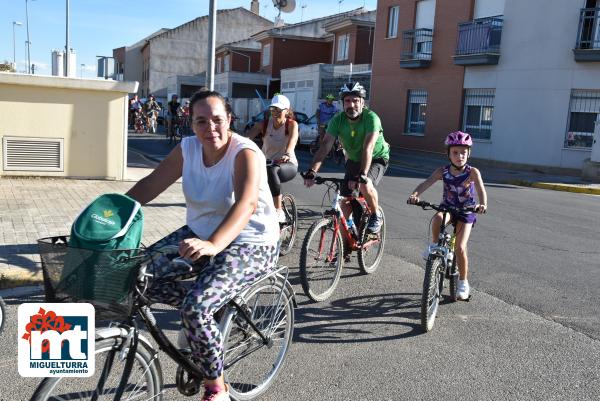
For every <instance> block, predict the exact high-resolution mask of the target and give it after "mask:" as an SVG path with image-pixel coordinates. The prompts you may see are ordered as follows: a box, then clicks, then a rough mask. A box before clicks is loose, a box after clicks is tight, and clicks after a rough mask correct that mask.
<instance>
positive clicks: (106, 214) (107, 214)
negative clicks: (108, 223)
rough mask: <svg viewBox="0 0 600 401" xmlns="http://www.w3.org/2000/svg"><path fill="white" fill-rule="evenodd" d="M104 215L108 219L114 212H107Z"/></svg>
mask: <svg viewBox="0 0 600 401" xmlns="http://www.w3.org/2000/svg"><path fill="white" fill-rule="evenodd" d="M103 213H104V217H105V218H108V217H110V216H112V215H113V212H112V210H105V211H104V212H103Z"/></svg>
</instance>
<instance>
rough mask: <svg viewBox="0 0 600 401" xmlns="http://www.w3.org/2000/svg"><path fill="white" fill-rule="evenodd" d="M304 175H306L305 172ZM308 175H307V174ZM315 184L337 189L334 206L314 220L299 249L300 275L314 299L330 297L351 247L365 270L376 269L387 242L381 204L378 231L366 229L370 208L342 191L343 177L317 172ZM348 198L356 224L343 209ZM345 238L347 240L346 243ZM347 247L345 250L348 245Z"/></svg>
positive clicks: (319, 299) (357, 198)
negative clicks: (342, 206)
mask: <svg viewBox="0 0 600 401" xmlns="http://www.w3.org/2000/svg"><path fill="white" fill-rule="evenodd" d="M302 176H303V177H305V175H302ZM305 178H306V177H305ZM314 181H315V183H316V184H325V185H327V186H328V188H329V189H328V191H327V194H329V191H331V190H333V191H334V192H335V194H334V196H333V201H332V203H331V208H330V209H328V210H326V211H325V212H324V213H323V218H322V219H320V220H317V221H315V222H314V223H313V224H312V225H311V226H310V228H309V229H308V232H307V233H306V237H305V238H304V243H303V244H302V250H301V252H300V279H301V283H302V289H303V290H304V293H305V294H306V296H308V297H309V298H310V299H311V300H313V301H315V302H320V301H324V300H326V299H327V298H329V297H330V296H331V295H332V294H333V292H334V291H335V288H336V287H337V285H338V282H339V280H340V276H341V275H342V268H343V265H344V259H345V257H346V256H349V255H350V253H351V252H352V251H356V252H357V258H358V266H359V268H360V270H361V271H362V272H363V273H365V274H371V273H373V272H375V270H377V267H378V266H379V263H380V262H381V258H382V256H383V248H384V245H385V231H386V224H385V216H384V214H383V210H382V208H381V206H380V207H379V212H380V213H381V216H382V219H383V224H382V226H381V230H380V231H379V233H377V234H373V233H370V232H369V231H368V230H367V223H368V220H369V216H370V214H371V210H370V209H369V206H368V205H367V202H366V201H365V199H364V197H362V196H360V195H359V196H357V197H356V196H349V197H343V196H341V195H340V190H341V187H342V185H344V180H343V179H341V178H332V177H331V178H328V177H319V176H315V177H314ZM346 201H349V202H350V204H351V206H352V215H353V217H354V218H356V221H357V224H356V225H355V224H354V222H352V223H351V224H349V221H348V220H347V219H346V217H345V216H344V213H342V209H341V206H340V205H341V203H342V202H346ZM344 241H345V244H344ZM346 246H347V247H348V250H347V251H346V252H345V247H346Z"/></svg>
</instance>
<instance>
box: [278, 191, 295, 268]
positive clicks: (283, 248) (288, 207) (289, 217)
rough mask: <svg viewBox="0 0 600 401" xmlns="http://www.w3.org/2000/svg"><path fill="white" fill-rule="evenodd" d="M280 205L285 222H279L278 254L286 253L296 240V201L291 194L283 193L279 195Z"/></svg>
mask: <svg viewBox="0 0 600 401" xmlns="http://www.w3.org/2000/svg"><path fill="white" fill-rule="evenodd" d="M281 207H282V208H283V212H284V213H285V219H286V222H285V223H281V224H280V226H281V228H280V235H279V237H280V239H281V243H280V244H279V255H280V256H283V255H287V254H288V253H290V251H291V250H292V248H293V247H294V242H295V241H296V235H297V233H298V209H297V208H296V201H295V200H294V196H293V195H292V194H283V196H282V197H281Z"/></svg>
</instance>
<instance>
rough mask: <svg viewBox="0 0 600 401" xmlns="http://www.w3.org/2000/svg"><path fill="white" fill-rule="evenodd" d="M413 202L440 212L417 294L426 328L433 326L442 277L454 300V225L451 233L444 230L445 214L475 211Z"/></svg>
mask: <svg viewBox="0 0 600 401" xmlns="http://www.w3.org/2000/svg"><path fill="white" fill-rule="evenodd" d="M415 206H419V207H421V208H422V209H423V210H436V211H438V212H441V213H442V224H441V225H440V235H439V238H438V242H437V245H435V246H431V247H430V248H429V255H428V256H427V262H426V264H425V278H424V279H423V293H422V295H421V328H422V329H423V331H425V332H428V331H431V330H432V329H433V325H434V323H435V317H436V315H437V311H438V308H439V304H440V299H441V297H442V290H443V288H444V279H448V281H449V283H450V285H449V287H450V288H449V291H450V300H451V301H452V302H454V301H456V299H457V297H456V291H457V288H458V267H457V264H456V258H455V257H454V246H455V242H456V225H453V226H454V230H453V232H452V234H450V233H449V232H447V228H448V226H449V225H451V224H452V220H454V218H452V219H450V221H448V222H447V223H446V218H447V217H448V215H450V216H452V217H454V216H455V215H456V214H458V213H461V212H475V208H474V207H472V206H471V207H465V208H457V207H454V206H446V205H436V204H433V203H429V202H425V201H419V202H417V203H415Z"/></svg>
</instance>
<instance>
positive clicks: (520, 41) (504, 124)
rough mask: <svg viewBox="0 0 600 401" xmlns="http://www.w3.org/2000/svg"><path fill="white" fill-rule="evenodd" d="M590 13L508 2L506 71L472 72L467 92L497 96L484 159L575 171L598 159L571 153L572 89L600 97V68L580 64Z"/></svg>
mask: <svg viewBox="0 0 600 401" xmlns="http://www.w3.org/2000/svg"><path fill="white" fill-rule="evenodd" d="M582 6H583V2H579V1H577V2H565V1H561V0H529V1H526V2H523V1H519V0H506V2H505V11H504V29H503V32H502V44H501V52H500V53H501V55H500V60H499V63H498V65H497V66H485V67H468V68H466V70H465V87H467V88H496V96H495V99H494V120H493V127H492V138H491V140H490V141H488V142H482V143H478V144H477V146H476V147H475V148H474V152H473V153H474V155H475V156H476V157H482V158H488V159H492V160H497V161H502V162H509V163H523V164H530V165H539V166H552V167H562V168H575V169H580V168H582V162H583V160H584V159H586V158H589V157H590V151H587V150H576V149H568V148H564V139H565V133H566V130H567V121H568V114H569V101H570V94H571V89H600V63H599V62H588V63H576V62H575V61H574V59H573V52H572V49H573V47H574V44H575V40H576V37H577V30H578V23H579V10H580V8H581V7H582ZM540 10H544V18H539V13H540ZM516 144H518V146H515V145H516Z"/></svg>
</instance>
